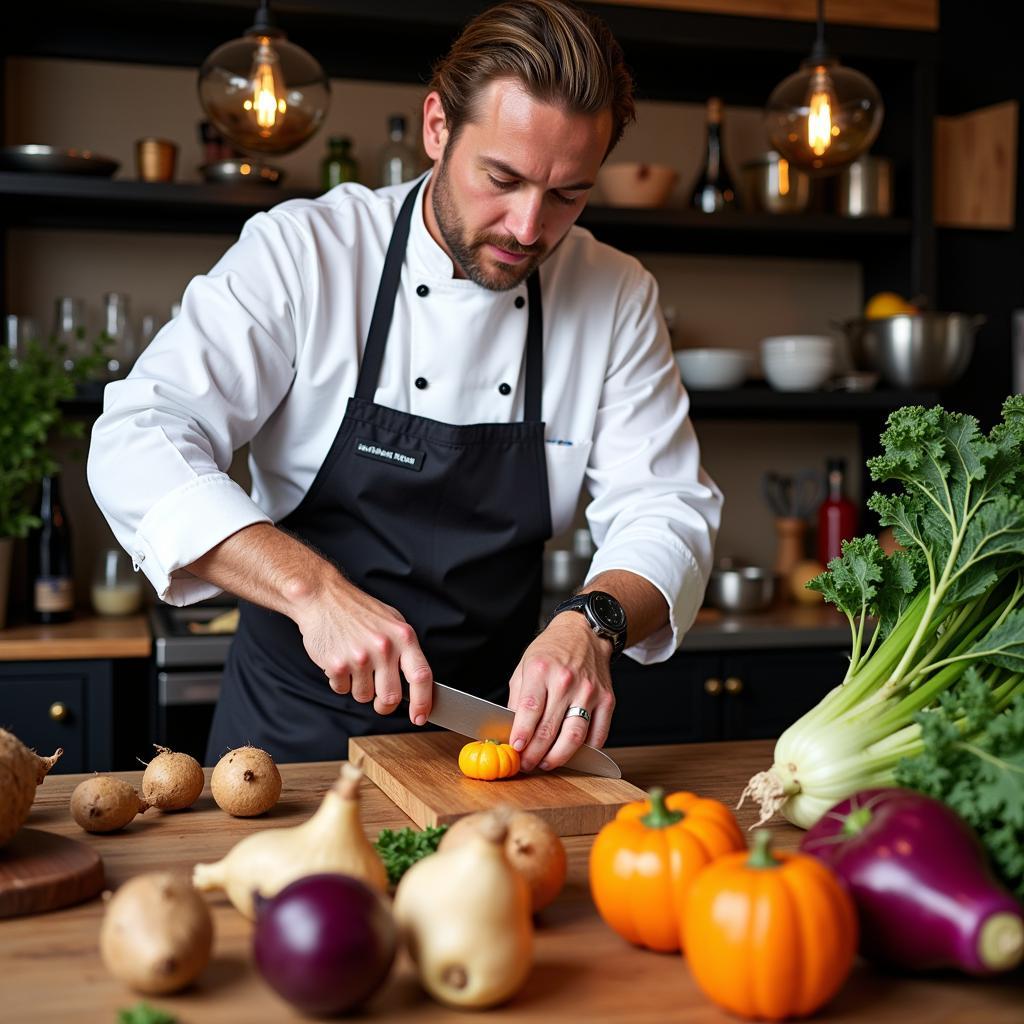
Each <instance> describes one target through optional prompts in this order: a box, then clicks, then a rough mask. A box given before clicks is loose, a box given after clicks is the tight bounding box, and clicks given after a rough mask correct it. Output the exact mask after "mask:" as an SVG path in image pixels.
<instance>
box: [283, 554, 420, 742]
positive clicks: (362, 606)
mask: <svg viewBox="0 0 1024 1024" xmlns="http://www.w3.org/2000/svg"><path fill="white" fill-rule="evenodd" d="M295 604H296V611H295V612H294V613H293V616H292V617H293V618H294V620H295V622H296V624H297V625H298V627H299V632H301V633H302V643H303V646H305V648H306V653H307V654H308V655H309V656H310V658H311V659H312V660H313V661H314V662H315V663H316V664H317V665H319V666H320V668H322V669H323V671H324V674H325V675H326V676H327V680H328V682H329V683H330V685H331V689H332V690H334V691H335V692H336V693H351V694H352V696H353V698H355V700H357V701H359V703H360V704H368V703H369V702H370V701H373V709H374V711H376V712H377V713H378V714H380V715H390V714H391V712H392V711H394V710H395V708H396V707H397V706H398V704H399V702H400V701H401V699H402V685H401V679H400V676H399V672H400V671H401V672H404V673H405V678H406V679H407V680H408V682H409V720H410V721H411V722H413V724H415V725H423V723H424V722H426V720H427V715H428V714H430V706H431V702H432V689H433V681H434V675H433V672H432V671H431V669H430V666H429V665H428V664H427V659H426V657H424V654H423V651H422V650H421V649H420V645H419V642H418V640H417V639H416V631H415V630H414V629H413V628H412V626H410V625H409V623H408V622H406V621H405V619H404V618H402V615H401V614H400V613H399V612H398V610H397V609H395V608H392V607H391V606H390V605H387V604H384V603H383V602H381V601H378V600H377V599H376V598H374V597H371V596H370V595H369V594H367V593H365V591H362V590H360V589H359V588H358V587H356V586H354V585H353V584H351V583H349V582H348V581H347V580H345V579H344V578H343V577H341V576H340V574H339V575H338V576H337V577H336V578H334V579H329V580H328V581H327V582H326V583H323V584H321V585H320V586H319V587H317V588H316V590H315V591H314V592H312V593H306V594H302V595H297V599H296V602H295Z"/></svg>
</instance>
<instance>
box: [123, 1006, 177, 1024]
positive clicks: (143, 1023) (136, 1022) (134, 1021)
mask: <svg viewBox="0 0 1024 1024" xmlns="http://www.w3.org/2000/svg"><path fill="white" fill-rule="evenodd" d="M176 1022H177V1018H175V1017H172V1016H171V1015H170V1014H169V1013H164V1011H163V1010H161V1009H159V1008H158V1007H156V1006H150V1005H149V1003H145V1002H143V1003H136V1004H135V1005H134V1006H132V1007H130V1008H129V1009H127V1010H118V1011H117V1024H176Z"/></svg>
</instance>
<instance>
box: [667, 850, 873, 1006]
mask: <svg viewBox="0 0 1024 1024" xmlns="http://www.w3.org/2000/svg"><path fill="white" fill-rule="evenodd" d="M683 938H684V941H685V942H686V956H687V960H688V961H689V964H690V971H691V973H692V974H693V977H694V978H695V980H696V982H697V984H698V985H699V986H700V987H701V989H703V991H704V994H705V995H707V996H708V997H709V998H710V999H711V1000H713V1001H714V1002H716V1003H717V1004H718V1005H719V1006H721V1007H722V1008H723V1009H725V1010H728V1011H729V1012H730V1013H735V1014H738V1015H739V1016H741V1017H748V1018H757V1019H762V1020H783V1019H784V1018H787V1017H806V1016H807V1015H808V1014H812V1013H814V1011H815V1010H817V1009H818V1008H819V1007H821V1006H824V1004H825V1003H827V1002H828V1001H829V1000H830V999H831V998H832V997H833V996H834V995H835V994H836V993H837V992H838V991H839V989H840V988H841V987H842V985H843V982H844V981H845V980H846V978H847V975H849V973H850V968H851V967H852V966H853V958H854V954H855V952H856V949H857V912H856V910H855V908H854V905H853V900H852V899H851V898H850V896H849V894H848V893H847V892H846V890H845V889H844V888H843V886H842V884H841V883H840V882H839V880H838V879H837V878H836V877H835V875H834V874H833V873H832V872H831V871H830V870H829V868H827V867H826V866H825V865H824V864H822V863H821V861H819V860H818V859H817V858H815V857H810V856H807V855H806V854H802V853H773V852H772V851H771V834H770V833H769V832H767V831H761V832H758V833H756V835H755V843H754V848H753V850H752V851H751V852H750V854H749V855H748V854H745V853H735V854H730V855H728V856H725V857H722V858H720V859H719V860H717V861H715V863H714V864H712V865H710V866H709V867H707V868H706V869H705V870H704V871H703V872H702V873H701V875H700V877H699V878H698V879H697V880H696V882H694V884H693V887H692V888H691V889H690V897H689V899H688V900H687V903H686V909H685V911H684V913H683Z"/></svg>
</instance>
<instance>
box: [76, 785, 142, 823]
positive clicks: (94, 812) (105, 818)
mask: <svg viewBox="0 0 1024 1024" xmlns="http://www.w3.org/2000/svg"><path fill="white" fill-rule="evenodd" d="M148 809H149V804H147V803H146V801H145V800H142V799H140V798H139V794H138V793H137V792H136V791H135V787H134V786H132V785H130V784H129V783H127V782H125V781H124V780H123V779H115V778H113V777H112V776H110V775H94V776H93V777H92V778H91V779H86V780H85V781H84V782H80V783H79V784H78V785H77V786H75V791H74V792H73V793H72V794H71V815H72V817H73V818H74V819H75V821H77V822H78V824H79V825H81V827H82V828H84V829H85V831H86V832H115V831H116V830H117V829H119V828H124V827H125V825H127V824H128V822H130V821H132V820H133V819H134V818H135V816H136V815H137V814H142V813H143V812H144V811H146V810H148Z"/></svg>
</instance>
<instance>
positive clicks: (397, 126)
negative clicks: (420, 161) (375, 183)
mask: <svg viewBox="0 0 1024 1024" xmlns="http://www.w3.org/2000/svg"><path fill="white" fill-rule="evenodd" d="M388 135H389V137H390V142H388V143H387V145H386V146H385V147H384V148H383V150H381V154H380V183H381V186H382V187H384V188H386V187H387V186H388V185H401V184H402V182H403V181H412V179H413V178H415V177H416V154H415V153H414V152H413V151H412V147H411V146H410V145H409V144H408V143H407V142H406V141H405V117H404V116H403V115H402V114H392V115H391V117H389V118H388Z"/></svg>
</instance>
